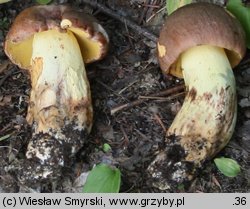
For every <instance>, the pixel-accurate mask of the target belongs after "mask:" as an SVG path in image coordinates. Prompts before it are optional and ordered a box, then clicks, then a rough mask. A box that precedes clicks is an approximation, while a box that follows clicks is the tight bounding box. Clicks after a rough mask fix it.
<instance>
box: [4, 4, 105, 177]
mask: <svg viewBox="0 0 250 209" xmlns="http://www.w3.org/2000/svg"><path fill="white" fill-rule="evenodd" d="M108 42H109V39H108V36H107V33H106V32H105V30H104V29H103V27H102V26H101V25H100V24H98V23H97V21H96V20H95V19H94V18H93V17H91V16H89V15H87V14H85V13H83V12H81V11H77V10H75V9H73V8H71V7H69V6H64V5H43V6H33V7H30V8H27V9H25V10H24V11H22V12H21V13H20V14H19V15H18V16H17V17H16V19H15V20H14V22H13V24H12V26H11V28H10V30H9V32H8V34H7V37H6V40H5V44H4V50H5V53H6V54H7V56H8V57H9V58H10V60H11V61H12V62H13V63H15V64H16V65H18V66H19V67H20V68H23V69H26V70H28V72H29V74H30V77H31V86H32V88H31V94H30V103H29V107H28V113H27V121H28V123H29V124H31V125H32V129H33V130H32V139H31V140H30V142H29V144H28V148H27V152H26V157H27V158H28V159H32V160H33V161H38V162H39V165H40V166H38V167H39V171H37V173H39V172H40V174H37V176H36V177H34V178H36V179H38V178H41V179H42V178H47V177H48V176H49V175H52V176H53V167H54V168H61V167H62V166H65V162H66V161H67V159H68V158H69V157H71V156H74V154H75V153H76V152H77V151H78V150H79V149H80V148H81V147H82V146H83V143H84V141H85V139H86V136H87V135H88V133H89V132H90V130H91V127H92V119H93V110H92V103H91V92H90V87H89V81H88V79H87V76H86V71H85V63H91V62H94V61H96V60H100V59H101V58H103V57H104V55H105V54H106V53H107V49H108ZM30 169H34V168H32V166H30ZM37 169H38V168H37Z"/></svg>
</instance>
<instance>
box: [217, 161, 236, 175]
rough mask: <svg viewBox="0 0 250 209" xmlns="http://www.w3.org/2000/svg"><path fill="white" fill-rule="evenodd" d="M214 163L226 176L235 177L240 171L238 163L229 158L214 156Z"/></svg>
mask: <svg viewBox="0 0 250 209" xmlns="http://www.w3.org/2000/svg"><path fill="white" fill-rule="evenodd" d="M214 162H215V165H216V166H217V168H218V169H219V170H220V171H221V172H222V173H223V174H224V175H225V176H227V177H235V176H237V175H238V173H239V172H240V165H239V164H238V163H237V162H236V161H235V160H233V159H230V158H225V157H221V158H215V159H214Z"/></svg>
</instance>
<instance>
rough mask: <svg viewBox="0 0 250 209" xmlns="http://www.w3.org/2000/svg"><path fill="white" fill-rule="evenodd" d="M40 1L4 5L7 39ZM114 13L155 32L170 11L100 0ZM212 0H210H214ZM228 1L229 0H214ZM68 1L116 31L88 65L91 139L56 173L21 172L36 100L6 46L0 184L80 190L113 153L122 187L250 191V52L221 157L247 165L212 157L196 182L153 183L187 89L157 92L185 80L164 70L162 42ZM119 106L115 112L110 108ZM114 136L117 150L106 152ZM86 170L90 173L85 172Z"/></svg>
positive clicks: (6, 188)
mask: <svg viewBox="0 0 250 209" xmlns="http://www.w3.org/2000/svg"><path fill="white" fill-rule="evenodd" d="M34 2H35V1H24V0H16V1H12V2H8V3H5V4H2V5H0V42H1V46H3V42H4V37H5V35H6V34H7V31H8V29H9V27H10V25H11V23H12V21H13V20H14V18H15V17H16V15H17V14H18V13H19V12H20V11H22V10H23V9H24V8H27V7H29V6H31V5H34V4H35V3H34ZM98 2H100V3H101V4H103V5H105V6H106V7H108V8H110V9H111V10H112V11H114V12H115V13H117V14H119V15H121V16H124V17H125V19H128V20H130V21H133V22H134V23H136V24H138V26H139V27H142V28H146V29H148V30H149V31H150V32H151V33H152V34H155V35H156V36H157V35H158V34H159V30H160V28H161V26H162V24H163V20H164V19H165V18H166V17H167V15H166V12H165V9H164V6H165V1H164V0H153V1H149V0H116V1H114V0H106V1H98ZM210 2H211V1H210ZM213 2H214V3H218V4H223V1H213ZM53 3H55V4H63V3H68V4H70V5H72V6H76V7H77V8H80V9H83V10H85V11H86V12H88V13H91V14H93V15H94V16H95V17H96V18H97V19H98V20H99V22H100V23H101V24H102V25H103V26H104V28H105V29H106V30H107V33H108V34H109V37H110V49H109V53H108V55H107V56H106V57H105V58H104V59H103V60H102V61H100V62H97V63H94V64H90V65H87V66H86V68H87V73H88V78H89V81H90V86H91V92H92V99H93V108H94V123H93V128H92V131H91V133H90V135H89V136H88V139H87V140H86V142H85V144H84V146H83V147H82V148H81V149H80V151H79V152H78V153H77V155H76V156H75V157H74V161H73V163H72V164H71V166H69V167H65V168H64V170H63V173H64V175H63V176H61V177H58V178H57V179H56V180H48V181H45V182H39V183H38V184H36V185H32V186H31V185H30V184H25V183H24V182H22V181H21V180H20V178H19V175H20V173H21V172H22V171H23V170H24V169H25V166H24V163H23V161H24V160H25V152H26V149H27V144H28V142H29V139H30V138H31V134H32V130H31V127H30V125H29V124H27V122H26V119H25V117H26V114H27V107H28V104H29V93H30V88H31V86H30V79H29V75H28V74H27V73H26V72H25V71H23V70H21V69H19V68H18V67H17V66H15V65H14V64H12V63H11V62H10V61H9V60H8V58H7V57H6V55H5V54H4V52H3V48H2V47H1V48H0V139H1V140H0V192H76V191H81V189H82V187H81V185H80V186H79V181H80V180H79V179H81V178H82V177H83V176H84V175H85V174H86V172H88V171H89V170H90V169H91V168H92V167H93V166H94V165H95V164H97V163H99V162H103V161H109V163H111V164H112V165H114V166H116V167H118V168H119V169H120V170H121V174H122V181H121V182H122V183H121V189H120V192H249V191H250V158H249V152H250V57H249V56H250V53H249V51H248V52H247V54H246V57H245V58H244V60H243V61H242V62H241V63H240V65H238V66H237V67H236V69H235V71H234V72H235V77H236V82H237V93H238V118H237V124H236V128H235V132H234V134H233V137H232V139H231V140H230V142H229V143H228V144H227V146H226V147H225V148H224V149H223V150H222V151H220V152H219V153H218V155H217V156H215V157H222V156H224V157H228V158H232V159H234V160H236V161H237V162H238V163H239V164H240V166H241V172H240V173H239V174H238V175H237V176H236V177H234V178H229V177H225V176H224V175H223V174H222V173H221V172H220V171H219V170H218V169H217V167H216V166H215V164H214V162H213V160H210V161H208V162H206V163H205V165H204V167H203V169H200V170H199V173H198V175H197V177H196V178H195V179H194V180H193V181H192V182H191V183H190V184H189V185H178V186H177V187H176V188H174V189H172V190H159V189H157V188H155V187H153V186H152V179H150V176H148V175H147V172H146V170H147V168H148V166H149V164H150V163H151V162H152V161H153V160H154V158H155V156H156V154H157V152H159V150H162V149H163V147H164V140H165V133H166V130H167V129H168V127H169V126H170V125H171V122H172V121H173V119H174V117H175V115H176V114H177V112H178V110H179V109H180V107H181V105H182V102H183V100H184V96H185V93H184V92H183V89H182V90H181V91H173V92H172V94H171V96H170V97H166V96H162V95H161V96H157V97H152V95H157V93H159V92H162V91H164V90H165V89H171V88H173V87H176V86H180V85H181V84H183V81H182V80H179V79H176V78H174V77H170V76H163V74H162V72H161V70H160V68H159V65H158V62H157V58H156V53H155V52H156V48H155V43H154V42H153V41H151V40H149V39H147V38H146V37H145V36H143V34H139V33H138V32H136V31H135V30H133V29H131V28H129V27H127V25H126V24H123V23H121V21H119V20H117V19H114V18H112V17H111V16H110V15H109V14H107V13H103V12H101V11H100V10H98V9H96V8H93V7H91V6H88V5H86V4H84V3H83V2H82V1H81V0H78V1H73V0H72V1H71V0H54V1H53ZM148 95H151V96H150V97H146V99H144V100H143V102H140V103H137V104H134V105H130V106H128V107H127V108H123V109H121V110H118V111H117V112H115V113H114V110H115V109H114V108H116V107H118V106H121V105H123V104H127V103H131V102H132V101H134V100H137V99H138V98H139V97H140V98H142V96H148ZM111 113H112V114H111ZM105 143H108V144H109V145H110V146H111V148H112V152H111V153H109V154H105V153H104V152H103V151H102V146H103V145H104V144H105ZM85 176H86V175H85Z"/></svg>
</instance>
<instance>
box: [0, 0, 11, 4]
mask: <svg viewBox="0 0 250 209" xmlns="http://www.w3.org/2000/svg"><path fill="white" fill-rule="evenodd" d="M9 1H11V0H0V4H3V3H6V2H9Z"/></svg>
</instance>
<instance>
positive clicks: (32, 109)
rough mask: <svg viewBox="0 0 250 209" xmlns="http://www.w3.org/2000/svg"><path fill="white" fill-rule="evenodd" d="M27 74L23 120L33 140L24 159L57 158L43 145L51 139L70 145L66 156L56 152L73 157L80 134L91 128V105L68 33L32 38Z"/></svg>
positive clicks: (76, 49) (80, 62)
mask: <svg viewBox="0 0 250 209" xmlns="http://www.w3.org/2000/svg"><path fill="white" fill-rule="evenodd" d="M30 75H31V83H32V89H31V96H30V105H29V109H28V115H27V120H28V122H29V123H30V124H32V127H33V129H34V130H33V138H35V139H32V140H31V142H30V143H29V146H28V151H27V153H26V155H27V157H28V158H32V157H37V158H39V159H40V160H41V161H42V162H45V161H46V160H48V161H50V159H49V158H52V157H53V156H51V155H52V154H55V156H57V154H56V153H51V152H52V149H53V148H52V146H53V145H52V144H53V143H52V144H51V142H50V145H48V143H47V142H48V141H50V140H53V139H56V140H57V139H58V140H59V142H58V143H59V144H63V143H68V144H70V143H71V142H72V147H71V148H70V153H63V151H60V152H61V154H62V155H63V154H74V153H75V152H76V151H77V149H79V148H80V146H79V141H78V142H77V140H84V139H83V138H82V137H83V135H84V133H85V132H86V133H88V132H89V131H90V129H91V125H92V105H91V96H90V88H89V82H88V79H87V76H86V71H85V67H84V62H83V59H82V55H81V51H80V48H79V46H78V43H77V40H76V38H75V36H74V35H73V33H72V32H71V31H67V30H59V29H58V30H56V29H55V30H49V31H45V32H41V33H37V34H35V35H34V38H33V49H32V60H31V69H30ZM74 133H76V134H75V135H74ZM60 140H62V141H60ZM74 140H75V142H74ZM46 143H47V144H46ZM38 144H39V145H38ZM80 144H81V143H80ZM50 146H51V147H50ZM54 149H55V148H54ZM67 149H68V148H67ZM53 152H56V151H55V150H53ZM61 157H62V156H61ZM51 160H52V159H51ZM52 161H53V160H52ZM59 163H60V164H63V159H61V160H60V162H59ZM47 164H48V162H47Z"/></svg>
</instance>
